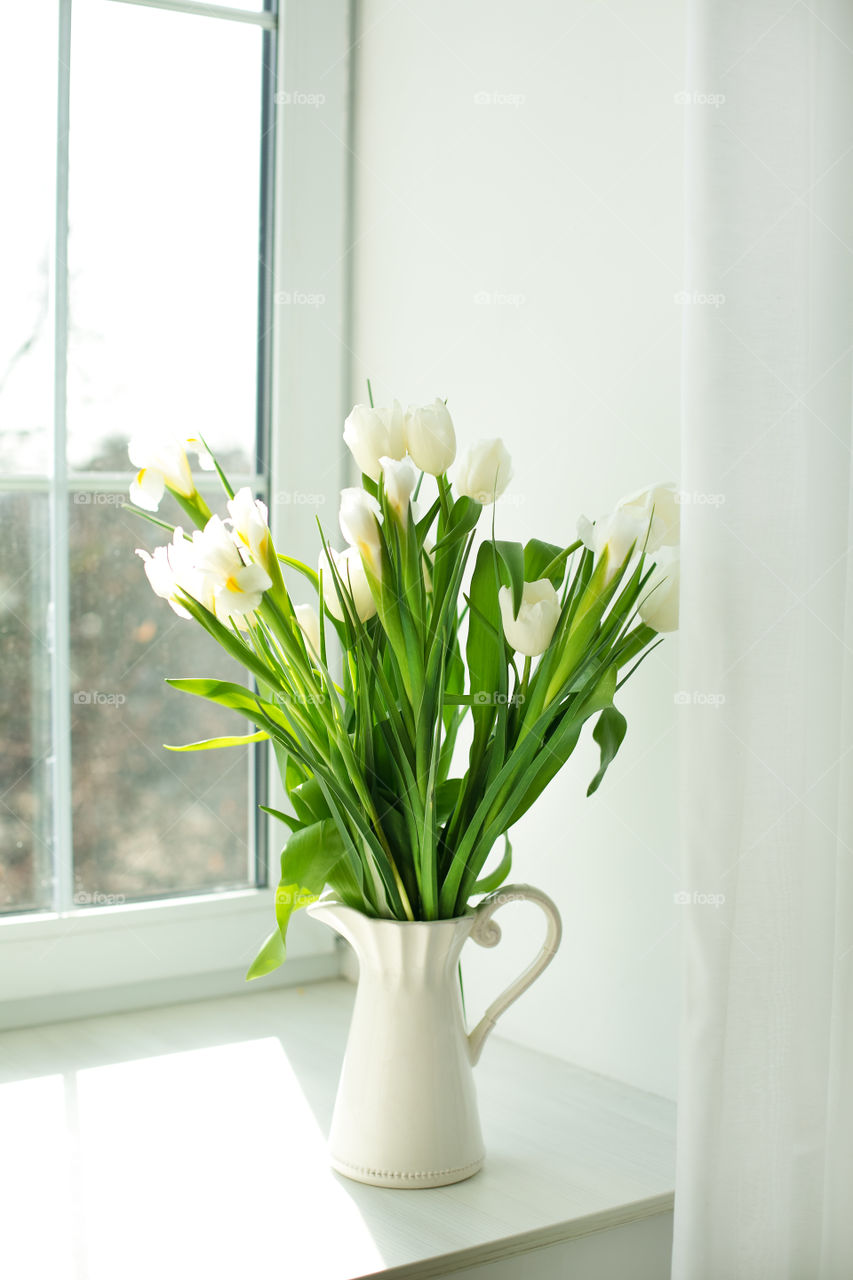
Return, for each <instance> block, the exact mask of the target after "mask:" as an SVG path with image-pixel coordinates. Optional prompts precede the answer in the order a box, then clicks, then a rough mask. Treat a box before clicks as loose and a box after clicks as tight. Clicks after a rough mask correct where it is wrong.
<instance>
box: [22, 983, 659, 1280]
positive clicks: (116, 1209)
mask: <svg viewBox="0 0 853 1280" xmlns="http://www.w3.org/2000/svg"><path fill="white" fill-rule="evenodd" d="M352 1000H353V988H352V986H351V985H349V984H348V983H346V982H342V981H334V982H324V983H318V984H315V985H313V986H308V987H301V988H290V989H281V988H279V989H272V990H270V989H267V990H260V991H258V992H252V993H251V994H249V995H244V996H241V997H240V998H239V999H235V998H224V999H216V1000H208V1001H204V1002H201V1003H195V1004H185V1005H172V1006H170V1007H165V1008H159V1009H149V1010H143V1011H137V1012H131V1013H122V1014H117V1015H115V1016H112V1017H99V1018H91V1019H83V1020H78V1021H74V1022H65V1023H61V1024H56V1025H48V1026H42V1027H34V1028H29V1029H26V1030H18V1031H10V1032H5V1033H3V1034H2V1035H0V1064H2V1066H0V1129H2V1132H3V1133H4V1155H5V1157H6V1158H5V1160H4V1162H3V1164H4V1166H5V1169H6V1171H7V1172H8V1173H9V1174H10V1177H9V1181H8V1185H7V1186H3V1187H0V1193H2V1197H3V1201H2V1202H3V1204H4V1209H5V1210H6V1211H7V1212H6V1221H7V1223H8V1224H9V1227H10V1230H7V1232H6V1233H4V1260H5V1262H6V1263H7V1264H8V1270H9V1274H10V1275H11V1274H14V1275H15V1276H16V1277H19V1278H20V1280H28V1278H29V1277H36V1276H39V1277H40V1276H47V1275H50V1276H51V1277H53V1280H62V1278H64V1277H66V1276H68V1277H70V1276H72V1275H73V1276H74V1277H75V1278H76V1280H108V1278H109V1280H112V1278H113V1277H114V1276H116V1275H119V1274H120V1275H121V1276H122V1280H142V1278H143V1277H146V1278H148V1277H150V1276H151V1275H157V1276H158V1277H159V1280H178V1277H181V1278H182V1280H183V1277H185V1276H186V1275H204V1276H205V1278H206V1280H226V1278H227V1280H232V1278H233V1277H234V1276H247V1277H256V1276H261V1275H266V1276H273V1275H274V1276H283V1275H291V1276H294V1277H299V1280H308V1278H309V1277H310V1280H355V1278H356V1277H367V1276H378V1275H387V1276H389V1277H396V1278H397V1280H403V1277H411V1278H412V1280H415V1277H418V1278H421V1280H426V1277H439V1276H444V1275H453V1274H458V1275H459V1276H460V1280H462V1277H463V1276H465V1277H467V1276H469V1275H470V1276H471V1277H475V1276H478V1277H479V1276H481V1275H482V1276H483V1277H485V1276H486V1275H492V1274H494V1275H495V1276H501V1277H503V1276H517V1275H520V1274H522V1273H525V1274H530V1275H532V1276H533V1275H535V1276H539V1275H543V1276H544V1275H559V1274H565V1271H564V1269H563V1268H564V1260H565V1259H568V1258H571V1259H575V1260H576V1261H577V1262H578V1263H579V1265H576V1262H575V1261H573V1262H572V1271H571V1274H572V1275H573V1277H574V1276H578V1277H581V1276H582V1277H587V1276H593V1275H598V1274H606V1272H599V1271H598V1269H597V1268H598V1266H599V1265H600V1261H601V1258H602V1257H603V1254H602V1250H603V1249H605V1248H606V1247H608V1242H618V1241H620V1240H621V1244H619V1245H618V1247H619V1248H621V1249H622V1251H623V1252H622V1253H621V1254H620V1255H619V1257H620V1258H621V1259H623V1261H624V1258H625V1256H626V1255H625V1250H626V1241H628V1240H629V1237H628V1236H627V1235H626V1234H625V1233H630V1232H631V1231H635V1232H637V1231H639V1232H643V1231H645V1232H646V1236H645V1237H643V1240H644V1241H646V1243H643V1244H640V1243H639V1241H640V1236H638V1235H635V1236H634V1237H631V1239H633V1240H634V1241H635V1243H634V1244H633V1246H632V1248H633V1250H634V1254H631V1253H629V1254H628V1257H629V1258H630V1259H631V1261H630V1263H629V1270H628V1271H625V1270H621V1272H620V1273H621V1274H629V1272H630V1274H631V1275H632V1276H635V1277H646V1276H650V1277H651V1276H657V1275H662V1274H668V1267H666V1268H665V1267H664V1260H663V1256H662V1255H663V1254H665V1253H666V1249H667V1242H666V1233H667V1227H668V1223H669V1214H670V1211H671V1208H672V1187H673V1165H674V1114H673V1113H674V1108H673V1106H672V1104H671V1103H668V1102H666V1101H664V1100H662V1099H660V1098H656V1097H653V1096H652V1095H650V1094H644V1093H640V1092H638V1091H637V1090H635V1089H632V1088H629V1087H628V1086H626V1085H622V1084H619V1083H617V1082H615V1081H612V1080H606V1079H604V1078H602V1077H599V1076H594V1075H591V1074H589V1073H587V1072H584V1071H581V1070H579V1069H578V1068H576V1067H573V1066H571V1065H569V1064H567V1063H564V1062H561V1061H559V1060H558V1059H555V1058H549V1057H545V1056H543V1055H541V1054H537V1053H534V1052H532V1051H530V1050H526V1049H523V1048H521V1047H519V1046H517V1045H513V1044H510V1043H509V1042H506V1041H501V1040H500V1039H498V1038H497V1037H493V1038H492V1040H490V1042H489V1044H488V1045H487V1047H486V1049H485V1051H484V1054H483V1059H482V1062H481V1063H480V1065H479V1066H478V1067H477V1069H476V1077H477V1082H478V1091H479V1096H480V1107H481V1115H482V1122H483V1131H484V1136H485V1139H486V1147H487V1152H488V1154H487V1160H486V1165H485V1168H484V1169H483V1170H482V1172H481V1173H479V1174H477V1175H476V1176H475V1177H474V1178H471V1179H469V1180H468V1181H466V1182H463V1183H458V1184H457V1185H456V1186H453V1187H442V1188H437V1189H435V1190H431V1191H397V1190H385V1189H381V1188H375V1187H366V1186H362V1185H360V1184H358V1183H354V1182H350V1181H348V1180H347V1179H344V1178H341V1177H339V1176H338V1175H336V1174H333V1173H332V1172H331V1171H330V1170H329V1168H328V1165H327V1161H326V1154H325V1134H326V1132H327V1130H328V1124H329V1120H330V1117H331V1110H332V1105H333V1102H334V1094H335V1087H336V1082H337V1077H338V1072H339V1069H340V1062H341V1058H342V1054H343V1048H344V1044H345V1040H346V1030H347V1025H348V1021H349V1015H350V1011H351V1007H352ZM12 1175H13V1176H12ZM2 1181H3V1177H2V1175H0V1183H2ZM36 1184H37V1185H38V1186H39V1194H38V1196H37V1197H33V1196H32V1187H33V1185H36ZM45 1221H49V1222H50V1223H51V1224H52V1227H51V1230H50V1232H45V1231H44V1229H43V1225H44V1222H45ZM650 1233H653V1234H650ZM614 1247H616V1246H614ZM572 1249H574V1250H575V1252H568V1253H567V1252H564V1251H565V1250H569V1251H571V1250H572ZM638 1249H640V1250H642V1251H643V1257H639V1256H635V1255H636V1253H637V1250H638ZM590 1250H594V1251H597V1252H596V1257H597V1258H598V1259H599V1261H598V1262H595V1263H594V1264H591V1263H590V1262H589V1258H590V1256H592V1255H591V1254H590ZM504 1259H506V1260H509V1261H507V1262H506V1263H505V1264H503V1263H502V1262H501V1260H504ZM522 1259H523V1260H522ZM513 1260H514V1261H513ZM486 1264H489V1269H488V1270H479V1269H478V1268H482V1267H483V1266H485V1265H486ZM504 1266H505V1267H506V1268H509V1269H504ZM537 1266H538V1267H539V1268H543V1267H544V1269H537ZM491 1268H494V1270H492V1269H491Z"/></svg>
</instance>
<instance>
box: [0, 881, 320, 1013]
mask: <svg viewBox="0 0 853 1280" xmlns="http://www.w3.org/2000/svg"><path fill="white" fill-rule="evenodd" d="M273 897H274V891H273V890H272V889H271V888H269V889H244V890H235V891H233V892H226V893H217V894H210V895H204V896H199V897H192V898H174V899H170V900H158V901H153V902H138V903H124V904H121V905H117V906H98V907H91V908H90V907H86V908H78V909H76V910H74V911H71V912H68V913H67V914H66V915H57V914H53V913H45V914H38V915H36V914H33V915H31V916H17V917H14V918H9V919H6V920H2V921H0V1029H6V1028H10V1027H21V1026H32V1025H36V1024H38V1023H42V1022H52V1021H55V1020H57V1019H60V1018H63V1019H64V1018H78V1017H88V1016H91V1015H93V1014H99V1013H113V1012H118V1011H121V1010H122V1009H134V1008H143V1007H147V1006H150V1005H157V1004H163V1003H171V1004H173V1003H174V1002H175V1001H176V1000H198V999H206V998H209V997H211V996H218V995H230V994H232V993H236V992H238V991H242V990H245V991H247V992H248V990H250V988H248V987H247V985H246V982H245V974H246V970H247V969H248V967H249V964H250V963H251V961H252V959H253V958H254V956H255V955H256V953H257V951H258V949H259V947H260V945H261V943H262V942H263V940H264V938H265V937H266V936H267V935H268V934H269V933H270V932H271V930H272V928H273V926H274V924H275V912H274V909H273ZM287 947H288V957H289V963H287V964H285V965H283V966H282V967H281V968H280V969H279V970H277V971H276V973H275V974H273V975H270V976H269V977H268V978H266V979H264V981H265V982H266V983H267V984H268V985H292V984H293V983H295V982H316V981H320V980H322V979H324V978H330V977H334V976H337V974H338V973H339V971H340V953H339V951H338V949H337V947H336V945H335V941H334V935H333V934H332V933H331V931H330V930H329V929H326V928H325V927H323V926H322V925H319V924H318V923H317V922H316V921H314V920H310V919H309V918H308V917H307V916H306V915H305V913H304V912H299V913H298V914H297V915H296V916H295V917H294V919H293V921H292V922H291V927H290V929H289V930H288V939H287Z"/></svg>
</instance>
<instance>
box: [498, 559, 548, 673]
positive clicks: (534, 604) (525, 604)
mask: <svg viewBox="0 0 853 1280" xmlns="http://www.w3.org/2000/svg"><path fill="white" fill-rule="evenodd" d="M498 603H499V604H500V609H501V620H502V622H503V628H504V635H505V636H506V638H507V641H508V642H509V644H510V645H511V646H512V648H513V649H515V650H516V651H517V652H518V653H523V654H524V656H525V657H527V658H535V657H537V656H538V655H539V654H540V653H544V652H545V650H546V649H547V648H548V645H549V644H550V643H551V637H552V636H553V634H554V631H555V629H556V626H557V623H558V622H559V620H560V600H559V597H558V595H557V592H556V591H555V589H554V587H553V585H552V583H551V582H549V580H548V579H547V578H539V579H538V580H537V581H536V582H525V584H524V590H523V591H522V595H521V605H520V606H519V610H518V617H517V618H516V617H513V611H512V591H511V590H510V588H509V587H501V589H500V591H499V592H498Z"/></svg>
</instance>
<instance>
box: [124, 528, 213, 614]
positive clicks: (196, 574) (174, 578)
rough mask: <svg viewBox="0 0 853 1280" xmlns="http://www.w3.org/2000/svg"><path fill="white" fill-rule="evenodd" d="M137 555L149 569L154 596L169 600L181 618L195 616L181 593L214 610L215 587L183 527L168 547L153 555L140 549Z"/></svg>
mask: <svg viewBox="0 0 853 1280" xmlns="http://www.w3.org/2000/svg"><path fill="white" fill-rule="evenodd" d="M136 554H137V555H138V556H139V558H140V559H141V560H142V562H143V564H144V566H145V575H146V577H147V578H148V581H149V583H150V584H151V589H152V591H153V592H154V594H155V595H157V596H159V597H160V598H161V600H168V602H169V604H170V605H171V607H172V608H173V609H174V611H175V613H176V614H177V615H178V617H179V618H190V617H192V614H190V612H189V611H188V610H187V609H186V608H185V606H184V604H183V603H182V600H181V592H184V591H185V592H186V593H187V595H190V596H192V597H193V599H194V600H198V602H199V604H203V605H204V607H205V608H206V609H210V610H211V611H212V610H213V585H212V583H211V582H210V580H209V579H208V578H207V576H206V575H205V574H204V573H202V572H201V570H200V569H198V568H197V566H196V560H195V543H194V542H193V540H192V539H190V538H187V537H185V536H184V531H183V529H181V528H180V526H179V527H178V528H177V529H175V531H174V533H173V534H172V541H171V542H170V543H169V544H168V546H165V547H155V548H154V554H153V555H149V554H148V552H147V551H144V550H142V549H141V548H139V547H138V548H137V550H136Z"/></svg>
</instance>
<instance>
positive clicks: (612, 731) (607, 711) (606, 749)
mask: <svg viewBox="0 0 853 1280" xmlns="http://www.w3.org/2000/svg"><path fill="white" fill-rule="evenodd" d="M627 728H628V721H627V720H626V719H625V717H624V716H623V715H622V712H621V711H617V709H616V708H615V707H613V706H610V707H605V708H604V710H603V711H602V713H601V715H600V716H599V717H598V720H597V721H596V724H595V728H594V729H593V731H592V736H593V738H595V741H596V742H597V743H598V745H599V747H600V748H601V765H600V767H599V770H598V773H596V775H595V777H594V778H593V780H592V782H591V783H590V784H589V786H588V787H587V790H586V794H587V795H588V796H591V795H592V793H593V791H597V790H598V788H599V785H600V784H601V779H602V778H603V777H604V775H605V773H606V772H607V768H608V765H609V764H610V763H611V761H612V760H613V757H614V756H615V755H616V752H617V751H618V750H619V748H620V747H621V745H622V739H623V738H624V737H625V730H626V729H627Z"/></svg>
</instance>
